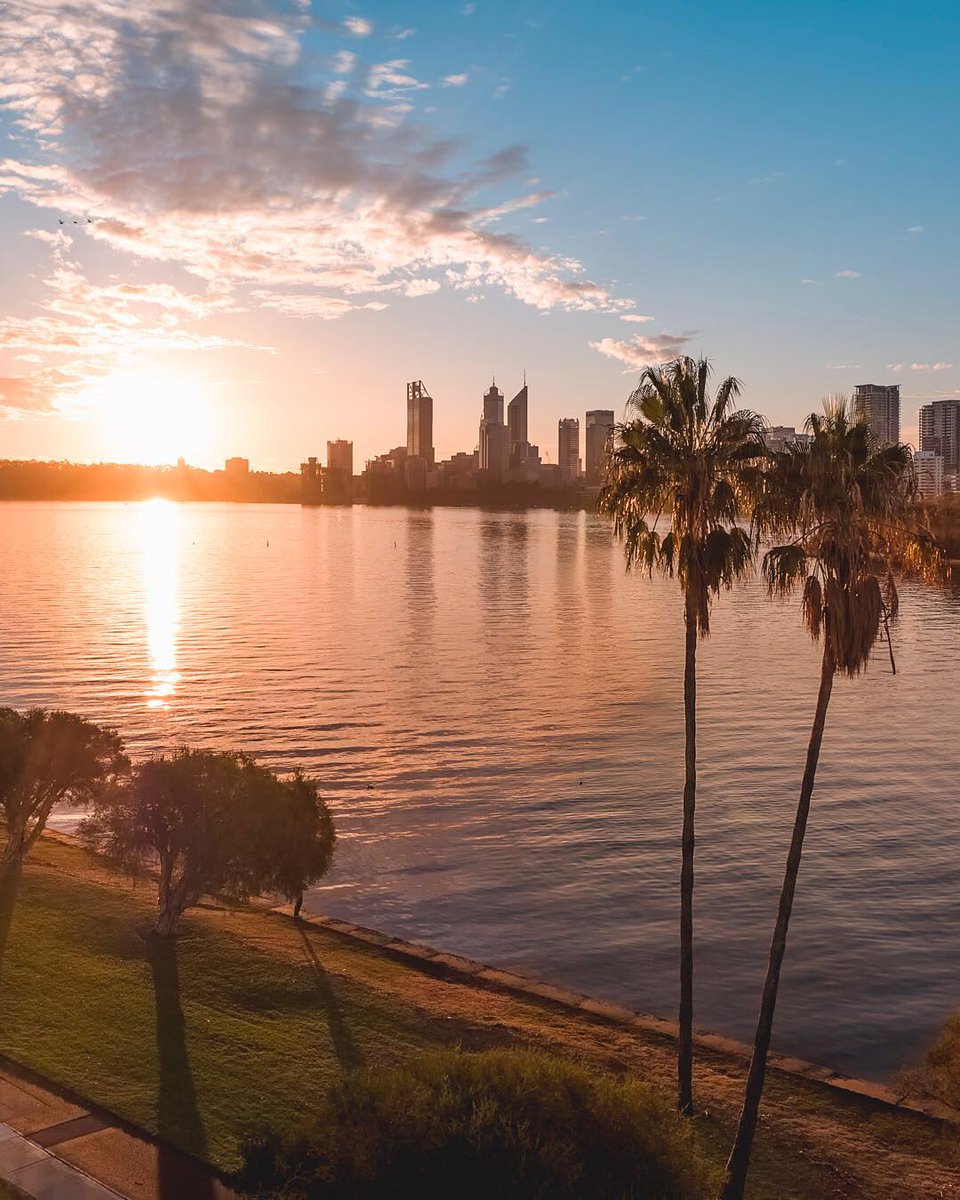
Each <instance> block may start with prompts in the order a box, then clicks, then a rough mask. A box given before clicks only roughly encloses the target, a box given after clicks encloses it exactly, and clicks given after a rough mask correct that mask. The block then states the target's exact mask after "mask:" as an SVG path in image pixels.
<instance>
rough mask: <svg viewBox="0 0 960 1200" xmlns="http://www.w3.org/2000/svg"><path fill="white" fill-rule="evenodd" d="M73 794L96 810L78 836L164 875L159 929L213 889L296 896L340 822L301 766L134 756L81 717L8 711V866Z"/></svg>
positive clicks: (233, 894)
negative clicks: (288, 771) (282, 770)
mask: <svg viewBox="0 0 960 1200" xmlns="http://www.w3.org/2000/svg"><path fill="white" fill-rule="evenodd" d="M67 800H69V801H70V803H71V804H73V805H76V806H77V807H80V808H83V809H87V810H88V815H87V816H86V817H85V819H84V820H83V821H81V823H80V826H79V829H78V831H77V832H78V835H79V837H80V839H81V840H82V841H83V842H84V843H85V844H86V845H87V846H88V847H89V848H90V849H93V850H96V851H97V852H99V853H101V854H103V855H104V856H105V857H106V858H107V859H108V860H110V861H112V862H114V863H116V864H117V865H119V866H121V867H122V868H124V869H125V870H126V871H128V872H129V873H131V874H132V875H138V874H142V873H143V872H145V871H148V870H151V869H152V870H154V871H155V873H156V876H157V901H158V911H157V919H156V922H155V924H154V927H153V933H154V934H155V935H156V936H158V937H163V938H168V937H174V936H176V934H177V932H178V931H179V928H180V920H181V917H182V916H183V914H184V912H185V911H186V910H187V909H188V908H191V907H193V906H194V905H196V904H197V903H198V902H199V900H200V898H201V897H202V896H204V895H216V896H224V897H227V898H231V899H234V900H238V901H242V900H247V899H249V898H250V897H251V896H255V895H259V894H266V893H269V894H277V895H282V896H285V897H286V898H288V899H290V900H294V901H297V900H298V899H299V898H300V897H301V896H302V894H303V892H304V890H305V889H306V888H308V887H310V886H311V885H312V884H314V883H316V882H317V881H318V880H319V879H320V878H322V876H323V875H325V874H326V872H327V870H328V869H329V867H330V863H331V861H332V858H333V849H334V844H335V840H336V835H335V832H334V827H333V819H332V817H331V816H330V812H329V810H328V809H327V806H326V804H325V803H324V801H323V799H322V798H321V796H320V793H319V788H318V784H317V782H316V780H314V779H311V778H309V777H308V776H306V775H304V774H303V773H302V772H301V771H295V772H294V773H293V774H292V775H290V776H288V777H281V776H280V775H278V774H277V773H276V772H275V771H271V770H270V769H269V768H267V767H264V766H262V765H260V764H259V763H257V762H256V761H255V760H254V759H253V758H252V757H251V756H250V755H248V754H242V753H237V752H235V751H213V750H193V749H189V748H187V747H184V748H182V749H179V750H176V751H174V752H173V753H172V754H169V755H159V756H157V757H153V758H148V759H146V760H144V761H143V762H140V763H136V764H134V763H132V762H131V760H130V758H129V757H128V756H127V754H126V753H125V752H124V748H123V743H122V742H121V740H120V737H119V736H118V734H117V733H116V732H115V731H114V730H113V729H110V728H107V727H104V726H101V725H96V724H94V723H93V722H92V721H88V720H85V719H84V718H83V717H80V716H78V715H77V714H75V713H70V712H60V711H49V710H46V709H42V708H34V709H30V710H28V711H27V712H23V713H20V712H17V711H16V710H15V709H12V708H0V818H2V820H3V823H4V826H5V832H6V838H7V840H6V844H5V845H4V847H3V851H2V853H0V866H4V867H8V866H15V865H17V864H19V862H20V861H21V860H22V858H23V856H24V855H25V854H27V853H28V852H29V851H30V849H31V848H32V847H33V846H34V845H35V843H36V842H37V839H38V838H39V837H40V836H41V835H42V833H43V831H44V829H45V828H46V825H47V821H48V819H49V817H50V814H51V812H52V811H53V809H54V807H55V806H56V805H57V804H60V803H63V802H64V801H67Z"/></svg>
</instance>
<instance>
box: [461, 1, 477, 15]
mask: <svg viewBox="0 0 960 1200" xmlns="http://www.w3.org/2000/svg"><path fill="white" fill-rule="evenodd" d="M460 11H461V12H462V13H463V15H464V16H465V17H472V16H473V14H474V13H475V12H476V11H477V6H476V5H475V4H465V5H464V6H463V8H462V9H461V10H460Z"/></svg>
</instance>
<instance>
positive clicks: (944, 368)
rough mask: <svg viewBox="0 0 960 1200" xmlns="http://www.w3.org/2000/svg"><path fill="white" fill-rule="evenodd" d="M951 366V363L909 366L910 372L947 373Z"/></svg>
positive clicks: (917, 363)
mask: <svg viewBox="0 0 960 1200" xmlns="http://www.w3.org/2000/svg"><path fill="white" fill-rule="evenodd" d="M952 366H953V363H949V362H935V363H923V362H915V363H911V364H910V370H911V371H949V370H950V368H951V367H952Z"/></svg>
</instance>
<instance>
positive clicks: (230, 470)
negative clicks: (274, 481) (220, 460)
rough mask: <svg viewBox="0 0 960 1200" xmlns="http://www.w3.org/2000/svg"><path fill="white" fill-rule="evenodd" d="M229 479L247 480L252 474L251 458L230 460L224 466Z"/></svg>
mask: <svg viewBox="0 0 960 1200" xmlns="http://www.w3.org/2000/svg"><path fill="white" fill-rule="evenodd" d="M223 469H224V471H225V472H226V474H227V478H228V479H246V478H247V476H248V475H249V474H250V460H249V458H228V459H227V461H226V462H225V463H224V464H223Z"/></svg>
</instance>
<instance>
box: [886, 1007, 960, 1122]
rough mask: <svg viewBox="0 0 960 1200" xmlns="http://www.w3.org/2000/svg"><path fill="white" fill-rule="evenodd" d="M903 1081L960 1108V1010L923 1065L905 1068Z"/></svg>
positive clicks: (912, 1087)
mask: <svg viewBox="0 0 960 1200" xmlns="http://www.w3.org/2000/svg"><path fill="white" fill-rule="evenodd" d="M899 1082H900V1083H901V1084H902V1086H903V1087H904V1088H905V1089H909V1090H910V1091H915V1092H922V1093H923V1094H924V1095H927V1096H934V1097H936V1099H938V1100H942V1101H944V1103H945V1104H952V1105H953V1107H954V1108H960V1012H955V1013H954V1014H953V1016H952V1017H949V1018H948V1019H947V1023H946V1024H945V1025H944V1027H943V1029H942V1030H941V1031H940V1033H939V1034H938V1035H937V1040H936V1041H935V1042H934V1043H933V1045H932V1046H931V1047H930V1049H929V1050H928V1051H927V1053H926V1054H925V1055H924V1058H923V1062H922V1063H921V1064H920V1066H919V1067H914V1068H912V1069H909V1070H906V1071H902V1072H901V1073H900V1076H899Z"/></svg>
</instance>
